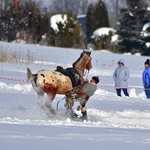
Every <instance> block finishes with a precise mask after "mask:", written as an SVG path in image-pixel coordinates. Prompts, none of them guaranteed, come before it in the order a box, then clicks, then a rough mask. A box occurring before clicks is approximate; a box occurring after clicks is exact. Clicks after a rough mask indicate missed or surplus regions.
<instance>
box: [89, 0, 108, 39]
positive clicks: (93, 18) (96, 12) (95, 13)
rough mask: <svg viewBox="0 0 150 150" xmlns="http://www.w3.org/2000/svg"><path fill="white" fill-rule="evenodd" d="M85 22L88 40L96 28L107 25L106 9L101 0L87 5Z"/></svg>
mask: <svg viewBox="0 0 150 150" xmlns="http://www.w3.org/2000/svg"><path fill="white" fill-rule="evenodd" d="M86 22H87V24H86V26H87V39H88V42H89V41H90V38H91V36H92V34H93V32H94V31H95V30H96V29H98V28H101V27H109V18H108V11H107V8H106V6H105V4H104V3H103V2H102V0H100V1H99V2H98V3H97V4H95V5H92V4H90V5H89V7H88V10H87V15H86Z"/></svg>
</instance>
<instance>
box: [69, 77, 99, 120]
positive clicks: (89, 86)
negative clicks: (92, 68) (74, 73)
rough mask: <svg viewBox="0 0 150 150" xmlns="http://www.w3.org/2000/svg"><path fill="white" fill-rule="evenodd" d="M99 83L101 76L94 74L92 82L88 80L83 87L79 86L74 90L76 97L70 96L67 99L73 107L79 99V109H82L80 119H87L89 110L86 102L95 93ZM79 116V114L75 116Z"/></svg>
mask: <svg viewBox="0 0 150 150" xmlns="http://www.w3.org/2000/svg"><path fill="white" fill-rule="evenodd" d="M98 83H99V77H98V76H93V77H92V79H91V80H90V82H88V81H87V82H86V83H85V84H83V85H82V86H81V88H77V89H75V90H74V92H75V93H76V94H75V98H71V97H70V98H68V99H67V101H69V102H71V105H72V106H71V108H72V107H73V105H74V101H78V102H79V103H80V106H78V108H77V109H78V110H81V113H82V117H81V118H80V119H82V120H87V110H86V106H85V105H86V103H87V101H88V100H89V98H90V97H91V96H92V95H94V93H95V91H96V89H97V84H98ZM73 117H77V116H73Z"/></svg>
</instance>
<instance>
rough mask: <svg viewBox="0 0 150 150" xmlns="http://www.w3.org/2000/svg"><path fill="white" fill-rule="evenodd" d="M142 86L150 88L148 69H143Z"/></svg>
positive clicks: (149, 69) (149, 71) (149, 68)
mask: <svg viewBox="0 0 150 150" xmlns="http://www.w3.org/2000/svg"><path fill="white" fill-rule="evenodd" d="M142 80H143V86H144V87H145V88H150V67H147V68H145V70H144V71H143V74H142Z"/></svg>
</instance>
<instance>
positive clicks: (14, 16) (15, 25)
mask: <svg viewBox="0 0 150 150" xmlns="http://www.w3.org/2000/svg"><path fill="white" fill-rule="evenodd" d="M0 22H1V24H0V28H1V30H0V31H1V35H3V37H4V36H7V38H8V41H12V40H15V39H16V33H17V32H20V31H23V32H25V34H26V35H27V39H26V40H27V42H30V43H37V42H39V41H40V39H41V36H42V35H43V34H45V33H46V32H48V30H49V17H48V16H47V15H42V14H41V13H40V10H39V9H38V8H37V6H36V4H35V3H34V2H31V1H30V2H29V3H25V4H24V5H21V6H19V8H18V9H17V10H16V9H15V8H14V7H13V6H10V8H9V9H8V10H7V11H5V12H2V16H1V18H0ZM3 37H1V38H3Z"/></svg>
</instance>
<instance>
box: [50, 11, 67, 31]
mask: <svg viewBox="0 0 150 150" xmlns="http://www.w3.org/2000/svg"><path fill="white" fill-rule="evenodd" d="M66 21H67V15H62V14H57V15H54V16H52V17H51V27H52V28H53V29H54V30H55V31H56V32H58V31H59V29H58V25H57V23H62V24H65V22H66Z"/></svg>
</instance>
